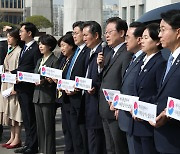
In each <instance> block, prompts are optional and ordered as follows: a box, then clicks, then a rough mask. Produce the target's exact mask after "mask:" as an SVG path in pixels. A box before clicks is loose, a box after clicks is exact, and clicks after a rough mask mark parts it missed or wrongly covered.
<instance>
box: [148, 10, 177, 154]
mask: <svg viewBox="0 0 180 154" xmlns="http://www.w3.org/2000/svg"><path fill="white" fill-rule="evenodd" d="M161 17H162V20H161V23H160V33H159V37H160V41H161V43H162V46H163V47H164V48H168V49H170V51H171V54H170V57H169V59H168V63H167V68H166V71H165V73H164V76H163V79H162V83H161V87H160V88H159V91H158V94H157V96H156V98H155V100H154V101H155V102H156V104H157V115H158V116H157V118H156V124H152V123H151V124H152V125H153V126H155V127H156V128H155V130H154V140H155V146H156V149H157V150H158V152H160V153H161V154H170V153H173V154H175V153H176V154H179V153H180V142H179V141H178V140H179V139H180V131H179V130H180V122H179V121H177V120H175V119H170V118H168V117H167V116H166V114H165V108H166V105H167V100H168V97H173V98H176V99H180V95H179V91H180V10H171V11H168V12H166V13H162V14H161ZM171 57H173V58H171ZM168 68H169V69H168Z"/></svg>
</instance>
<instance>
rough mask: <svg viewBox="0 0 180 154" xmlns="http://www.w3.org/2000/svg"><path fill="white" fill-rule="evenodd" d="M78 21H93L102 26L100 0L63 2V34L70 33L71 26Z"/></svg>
mask: <svg viewBox="0 0 180 154" xmlns="http://www.w3.org/2000/svg"><path fill="white" fill-rule="evenodd" d="M79 20H81V21H87V20H95V21H97V22H98V23H99V24H101V25H102V0H90V1H86V0H64V26H63V33H64V34H65V33H66V32H67V31H72V24H73V23H74V22H76V21H79Z"/></svg>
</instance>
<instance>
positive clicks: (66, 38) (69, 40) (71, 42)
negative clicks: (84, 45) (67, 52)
mask: <svg viewBox="0 0 180 154" xmlns="http://www.w3.org/2000/svg"><path fill="white" fill-rule="evenodd" d="M61 41H63V42H65V43H67V44H69V45H70V46H72V47H73V51H75V50H76V48H77V45H75V43H74V39H73V36H72V33H70V32H67V33H66V34H65V35H63V36H62V37H61V38H60V39H59V40H58V46H59V47H61Z"/></svg>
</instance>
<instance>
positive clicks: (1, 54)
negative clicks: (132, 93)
mask: <svg viewBox="0 0 180 154" xmlns="http://www.w3.org/2000/svg"><path fill="white" fill-rule="evenodd" d="M7 50H8V44H7V38H3V37H0V65H3V64H4V59H5V57H6V53H7ZM0 87H1V84H0ZM0 103H1V102H0ZM2 133H3V126H2V125H0V141H1V139H2Z"/></svg>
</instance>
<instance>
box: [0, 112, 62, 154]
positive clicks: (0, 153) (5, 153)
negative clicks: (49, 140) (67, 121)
mask: <svg viewBox="0 0 180 154" xmlns="http://www.w3.org/2000/svg"><path fill="white" fill-rule="evenodd" d="M9 135H10V132H9V127H4V132H3V137H2V141H1V142H0V144H2V143H5V142H6V141H7V140H8V139H9ZM24 139H25V134H24V129H23V130H22V141H24ZM63 150H64V137H63V133H62V125H61V115H60V110H59V109H58V111H57V116H56V154H63V153H64V152H63ZM0 154H14V150H9V149H6V148H2V147H1V146H0Z"/></svg>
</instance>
